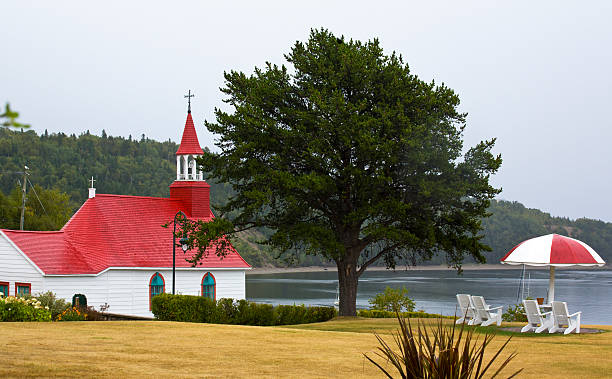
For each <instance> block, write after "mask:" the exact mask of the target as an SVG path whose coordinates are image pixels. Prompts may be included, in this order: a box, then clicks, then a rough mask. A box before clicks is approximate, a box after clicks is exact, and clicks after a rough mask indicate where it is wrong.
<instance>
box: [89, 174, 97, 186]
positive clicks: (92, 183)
mask: <svg viewBox="0 0 612 379" xmlns="http://www.w3.org/2000/svg"><path fill="white" fill-rule="evenodd" d="M89 181H90V182H91V187H89V188H94V182H95V181H96V180H95V179H94V178H93V176H92V177H91V179H90V180H89Z"/></svg>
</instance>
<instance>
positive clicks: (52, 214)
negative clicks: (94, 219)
mask: <svg viewBox="0 0 612 379" xmlns="http://www.w3.org/2000/svg"><path fill="white" fill-rule="evenodd" d="M20 209H21V189H20V188H19V187H15V188H14V189H13V191H11V193H10V194H9V195H8V196H5V195H4V194H3V193H2V192H0V228H2V229H14V230H17V229H19V219H20V212H21V211H20ZM71 216H72V204H71V203H70V198H69V197H68V195H67V194H66V193H63V192H60V191H58V190H56V189H44V188H42V187H41V186H39V185H34V186H33V187H30V188H29V190H28V194H27V197H26V208H25V218H24V220H25V222H24V230H59V229H61V228H62V227H63V226H64V224H65V223H66V222H67V221H68V220H69V219H70V217H71Z"/></svg>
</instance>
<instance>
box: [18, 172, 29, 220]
mask: <svg viewBox="0 0 612 379" xmlns="http://www.w3.org/2000/svg"><path fill="white" fill-rule="evenodd" d="M27 175H28V169H27V166H26V168H24V170H23V184H22V186H21V218H20V219H19V230H23V221H24V217H25V204H26V183H27V181H28V180H27V179H28V177H27Z"/></svg>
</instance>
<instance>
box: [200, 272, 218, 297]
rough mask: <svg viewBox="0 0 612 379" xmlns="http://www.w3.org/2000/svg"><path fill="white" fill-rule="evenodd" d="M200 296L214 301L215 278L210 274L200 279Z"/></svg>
mask: <svg viewBox="0 0 612 379" xmlns="http://www.w3.org/2000/svg"><path fill="white" fill-rule="evenodd" d="M202 296H204V297H208V298H210V299H213V300H215V277H214V276H212V274H211V273H210V272H207V273H206V275H204V278H203V279H202Z"/></svg>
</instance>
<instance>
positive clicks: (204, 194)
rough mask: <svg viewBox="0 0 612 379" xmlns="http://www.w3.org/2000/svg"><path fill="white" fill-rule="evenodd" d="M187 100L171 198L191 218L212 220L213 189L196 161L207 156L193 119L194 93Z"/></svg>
mask: <svg viewBox="0 0 612 379" xmlns="http://www.w3.org/2000/svg"><path fill="white" fill-rule="evenodd" d="M185 97H187V98H188V99H189V101H188V105H187V120H186V121H185V128H184V129H183V137H182V138H181V144H180V146H179V148H178V150H177V151H176V180H175V181H174V183H172V184H171V185H170V198H171V199H177V200H181V201H182V202H183V205H184V207H185V208H184V211H185V212H186V213H187V215H188V216H189V217H198V218H208V217H210V216H211V212H210V185H209V184H208V183H206V181H205V180H204V175H203V172H202V169H201V167H198V165H197V163H196V161H195V160H196V158H198V157H201V156H202V155H204V151H203V150H202V148H201V147H200V142H199V141H198V135H197V133H196V130H195V126H194V124H193V119H192V118H191V97H193V95H192V94H191V91H189V94H188V95H185Z"/></svg>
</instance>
